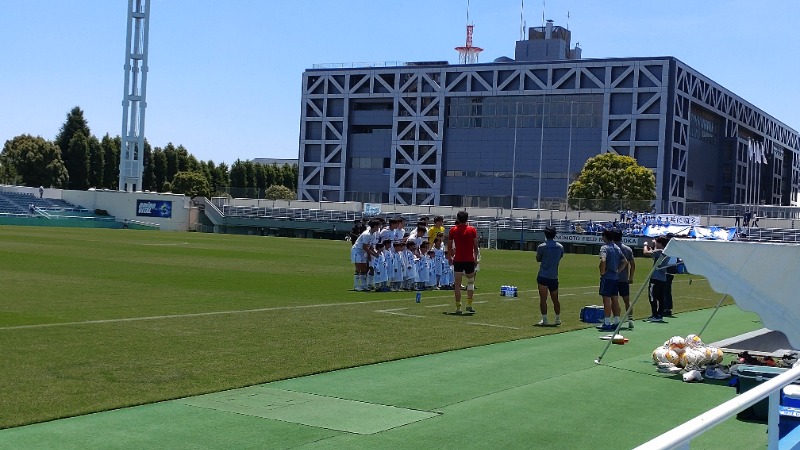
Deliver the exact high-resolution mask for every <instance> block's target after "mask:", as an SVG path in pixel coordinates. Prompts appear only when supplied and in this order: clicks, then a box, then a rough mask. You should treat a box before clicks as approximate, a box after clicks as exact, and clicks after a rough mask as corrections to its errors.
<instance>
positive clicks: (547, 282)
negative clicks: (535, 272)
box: [536, 277, 558, 292]
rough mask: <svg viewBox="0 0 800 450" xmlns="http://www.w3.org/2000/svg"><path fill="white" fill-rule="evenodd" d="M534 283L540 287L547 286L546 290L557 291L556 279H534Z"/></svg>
mask: <svg viewBox="0 0 800 450" xmlns="http://www.w3.org/2000/svg"><path fill="white" fill-rule="evenodd" d="M536 283H537V284H539V285H542V286H547V290H548V291H550V292H555V291H557V290H558V279H553V278H545V277H536Z"/></svg>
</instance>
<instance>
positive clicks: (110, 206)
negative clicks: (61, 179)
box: [61, 190, 193, 231]
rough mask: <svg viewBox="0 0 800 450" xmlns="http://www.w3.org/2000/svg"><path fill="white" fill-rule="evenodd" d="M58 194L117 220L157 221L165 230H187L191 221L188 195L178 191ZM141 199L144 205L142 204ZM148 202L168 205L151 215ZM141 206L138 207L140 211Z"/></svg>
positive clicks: (71, 201)
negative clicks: (164, 211) (165, 209)
mask: <svg viewBox="0 0 800 450" xmlns="http://www.w3.org/2000/svg"><path fill="white" fill-rule="evenodd" d="M61 198H63V199H64V200H65V201H67V202H70V203H72V204H75V205H80V206H82V207H84V208H86V209H104V210H106V211H108V213H109V214H111V215H112V216H115V217H116V218H117V219H120V220H126V219H127V220H129V221H132V220H137V221H140V222H147V223H152V224H157V225H158V226H159V229H161V230H165V231H187V230H189V224H190V223H193V221H192V220H191V218H192V211H193V208H192V207H191V199H190V198H189V197H186V196H185V195H181V194H159V193H154V192H122V191H67V190H64V191H62V192H61ZM142 203H146V204H147V205H145V206H142ZM151 204H154V205H160V206H165V205H169V210H170V211H169V214H168V216H167V214H166V213H163V214H161V216H158V215H154V214H156V213H155V212H154V211H148V210H150V209H152V208H149V206H150V205H151ZM140 207H141V211H140Z"/></svg>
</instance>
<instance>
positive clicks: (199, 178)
mask: <svg viewBox="0 0 800 450" xmlns="http://www.w3.org/2000/svg"><path fill="white" fill-rule="evenodd" d="M172 192H175V193H176V194H184V195H188V196H189V197H193V198H194V197H197V196H204V197H210V196H211V187H210V186H209V184H208V180H207V179H206V177H205V175H203V174H202V173H201V172H178V173H176V174H175V178H174V179H173V180H172Z"/></svg>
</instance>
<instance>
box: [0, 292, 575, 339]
mask: <svg viewBox="0 0 800 450" xmlns="http://www.w3.org/2000/svg"><path fill="white" fill-rule="evenodd" d="M572 289H586V286H581V287H576V288H572ZM530 292H533V290H531V291H530ZM495 294H496V293H494V292H491V293H490V292H481V293H475V295H480V296H485V295H495ZM498 296H499V295H498ZM434 298H452V297H450V296H446V297H441V296H437V297H434ZM408 301H413V300H412V299H406V298H391V299H384V300H369V301H362V302H346V303H323V304H316V305H295V306H275V307H271V308H255V309H239V310H229V311H209V312H201V313H188V314H168V315H161V316H144V317H123V318H119V319H99V320H83V321H77V322H58V323H38V324H31V325H15V326H10V327H0V331H11V330H26V329H36V328H53V327H66V326H79V325H97V324H108V323H124V322H141V321H147V320H170V319H188V318H193V317H206V316H224V315H233V314H250V313H261V312H269V311H291V310H302V309H312V308H336V307H342V306H360V305H373V304H376V303H395V302H408ZM475 303H486V301H481V302H475ZM445 306H446V305H445Z"/></svg>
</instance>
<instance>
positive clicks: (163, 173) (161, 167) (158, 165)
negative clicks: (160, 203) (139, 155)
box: [152, 147, 167, 190]
mask: <svg viewBox="0 0 800 450" xmlns="http://www.w3.org/2000/svg"><path fill="white" fill-rule="evenodd" d="M152 158H153V180H154V181H153V186H155V187H156V190H158V189H160V188H163V187H164V182H166V181H167V155H166V154H165V153H164V151H163V150H162V149H161V148H159V147H156V148H155V150H153V157H152Z"/></svg>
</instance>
